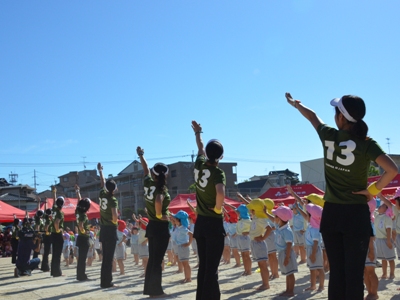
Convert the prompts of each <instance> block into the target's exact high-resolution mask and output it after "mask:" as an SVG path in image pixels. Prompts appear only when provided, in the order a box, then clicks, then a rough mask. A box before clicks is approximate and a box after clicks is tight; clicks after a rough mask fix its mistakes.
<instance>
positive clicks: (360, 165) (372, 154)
mask: <svg viewBox="0 0 400 300" xmlns="http://www.w3.org/2000/svg"><path fill="white" fill-rule="evenodd" d="M317 132H318V135H319V137H320V139H321V142H322V146H323V147H324V167H325V181H326V188H325V195H324V199H325V201H327V202H332V203H339V204H367V199H366V197H365V196H363V195H355V194H353V192H357V191H361V190H365V189H366V188H367V178H368V170H369V166H370V163H371V161H375V160H376V158H377V157H378V156H379V155H381V154H384V152H383V150H382V149H381V147H380V146H379V145H378V143H377V142H376V141H374V140H373V139H371V138H367V139H366V140H360V139H358V138H356V137H354V136H352V135H350V133H349V132H348V131H344V130H337V129H335V128H332V127H329V126H327V125H325V124H321V125H319V126H318V128H317Z"/></svg>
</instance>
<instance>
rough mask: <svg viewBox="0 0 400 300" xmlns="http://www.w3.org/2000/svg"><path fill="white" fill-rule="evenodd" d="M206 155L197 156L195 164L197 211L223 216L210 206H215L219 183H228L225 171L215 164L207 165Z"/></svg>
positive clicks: (213, 215)
mask: <svg viewBox="0 0 400 300" xmlns="http://www.w3.org/2000/svg"><path fill="white" fill-rule="evenodd" d="M206 161H207V159H206V157H205V156H204V155H199V156H197V159H196V162H195V164H194V181H195V183H196V201H197V207H196V210H197V213H198V214H199V215H202V216H209V217H214V218H222V217H223V215H222V214H216V213H215V212H214V211H213V210H210V208H214V207H215V203H216V197H217V189H216V188H215V186H216V185H217V184H219V183H222V184H223V185H226V178H225V172H224V171H222V170H221V169H220V168H218V167H215V166H208V165H206Z"/></svg>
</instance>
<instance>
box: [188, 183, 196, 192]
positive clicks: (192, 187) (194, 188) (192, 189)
mask: <svg viewBox="0 0 400 300" xmlns="http://www.w3.org/2000/svg"><path fill="white" fill-rule="evenodd" d="M188 190H189V192H191V193H194V192H196V183H195V182H193V183H192V184H191V185H189V187H188Z"/></svg>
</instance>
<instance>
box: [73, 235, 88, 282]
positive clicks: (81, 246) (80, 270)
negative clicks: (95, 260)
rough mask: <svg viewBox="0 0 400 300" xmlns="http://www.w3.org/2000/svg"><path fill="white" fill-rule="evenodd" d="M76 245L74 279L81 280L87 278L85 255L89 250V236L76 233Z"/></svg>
mask: <svg viewBox="0 0 400 300" xmlns="http://www.w3.org/2000/svg"><path fill="white" fill-rule="evenodd" d="M76 246H77V247H78V264H77V266H76V280H79V281H83V280H86V279H87V275H86V257H87V253H88V250H89V237H88V236H83V235H78V237H77V239H76Z"/></svg>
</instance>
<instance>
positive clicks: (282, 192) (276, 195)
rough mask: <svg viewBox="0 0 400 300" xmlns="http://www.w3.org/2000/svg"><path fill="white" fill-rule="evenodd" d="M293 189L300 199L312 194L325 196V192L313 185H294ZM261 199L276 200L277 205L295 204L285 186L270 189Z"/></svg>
mask: <svg viewBox="0 0 400 300" xmlns="http://www.w3.org/2000/svg"><path fill="white" fill-rule="evenodd" d="M292 189H293V191H294V192H295V193H296V194H297V195H298V196H299V197H304V196H307V195H310V194H312V193H314V194H317V195H324V192H323V191H322V190H320V189H319V188H317V187H316V186H315V185H313V184H300V185H293V186H292ZM259 198H260V199H265V198H270V199H272V200H274V202H276V203H281V202H283V203H284V204H285V205H288V204H292V203H294V198H293V197H292V196H291V195H290V193H289V192H288V190H287V188H286V187H285V186H283V187H272V188H269V189H268V190H267V191H266V192H265V193H264V194H262V195H261V196H260V197H259Z"/></svg>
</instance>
